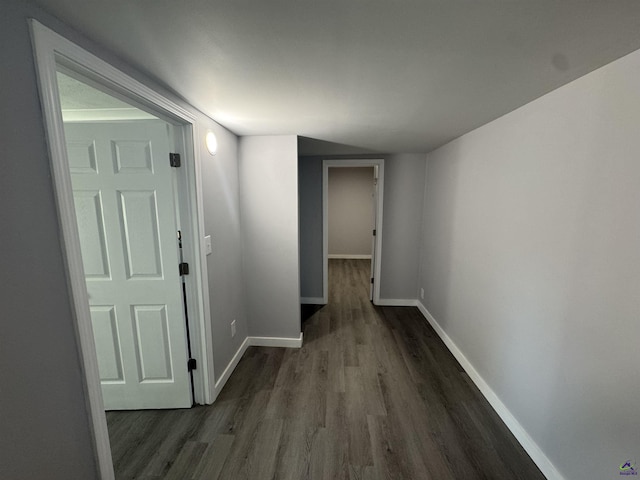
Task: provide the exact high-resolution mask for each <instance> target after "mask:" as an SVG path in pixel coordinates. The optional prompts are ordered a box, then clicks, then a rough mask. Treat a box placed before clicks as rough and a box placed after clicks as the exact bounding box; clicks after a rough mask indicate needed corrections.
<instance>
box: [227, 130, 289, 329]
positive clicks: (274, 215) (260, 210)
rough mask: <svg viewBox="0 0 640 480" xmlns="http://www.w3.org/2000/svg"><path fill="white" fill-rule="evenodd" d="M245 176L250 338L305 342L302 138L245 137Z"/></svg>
mask: <svg viewBox="0 0 640 480" xmlns="http://www.w3.org/2000/svg"><path fill="white" fill-rule="evenodd" d="M239 176H240V218H241V222H242V248H243V262H244V272H245V288H246V293H247V302H246V308H247V316H248V321H249V335H250V336H254V337H256V336H257V337H281V338H299V336H300V298H299V296H300V283H299V252H298V145H297V137H296V136H294V135H281V136H252V137H242V138H241V139H240V168H239Z"/></svg>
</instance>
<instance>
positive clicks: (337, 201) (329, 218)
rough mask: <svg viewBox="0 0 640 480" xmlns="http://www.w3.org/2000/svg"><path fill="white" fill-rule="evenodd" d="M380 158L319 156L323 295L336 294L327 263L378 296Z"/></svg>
mask: <svg viewBox="0 0 640 480" xmlns="http://www.w3.org/2000/svg"><path fill="white" fill-rule="evenodd" d="M383 175H384V161H383V160H357V159H356V160H324V161H323V237H324V238H323V264H324V265H323V283H324V285H323V290H324V292H323V293H324V298H325V300H326V301H328V300H329V295H331V292H332V291H333V294H339V291H338V290H332V288H331V286H330V285H329V278H330V273H329V263H330V262H331V267H332V268H334V269H335V268H339V269H342V270H345V269H348V270H349V272H346V271H344V272H342V275H341V277H342V278H344V275H345V274H347V275H348V277H349V283H350V286H351V287H353V288H356V289H364V290H366V293H365V292H363V293H365V294H366V296H367V297H368V298H369V300H370V301H372V302H374V303H375V302H377V301H378V299H379V292H380V287H379V277H380V253H381V235H380V232H381V229H382V200H383Z"/></svg>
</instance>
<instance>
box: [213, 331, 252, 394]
mask: <svg viewBox="0 0 640 480" xmlns="http://www.w3.org/2000/svg"><path fill="white" fill-rule="evenodd" d="M250 344H251V342H250V337H247V338H245V339H244V342H242V345H240V348H238V351H237V352H236V354H235V355H234V356H233V358H232V359H231V361H230V362H229V365H227V368H225V369H224V372H222V375H220V378H219V379H218V381H217V382H216V386H215V395H214V400H215V399H216V398H217V397H218V395H220V392H221V391H222V389H223V388H224V386H225V385H226V384H227V381H228V380H229V378H231V374H232V373H233V371H234V370H235V369H236V367H237V366H238V363H240V360H241V359H242V356H243V355H244V352H246V351H247V348H249V345H250Z"/></svg>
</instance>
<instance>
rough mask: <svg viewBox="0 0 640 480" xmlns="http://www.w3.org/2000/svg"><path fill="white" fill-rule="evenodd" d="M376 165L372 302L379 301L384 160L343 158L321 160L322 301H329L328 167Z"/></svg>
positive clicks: (325, 302)
mask: <svg viewBox="0 0 640 480" xmlns="http://www.w3.org/2000/svg"><path fill="white" fill-rule="evenodd" d="M376 166H377V167H378V198H377V203H376V230H377V231H376V236H375V241H374V244H375V246H374V252H373V258H374V263H373V278H374V279H375V280H374V282H373V303H374V305H377V304H378V303H379V302H380V278H381V277H380V271H381V268H380V267H381V264H382V206H383V202H384V160H383V159H363V160H360V159H345V160H323V161H322V302H323V303H324V304H327V303H328V302H329V168H335V167H376Z"/></svg>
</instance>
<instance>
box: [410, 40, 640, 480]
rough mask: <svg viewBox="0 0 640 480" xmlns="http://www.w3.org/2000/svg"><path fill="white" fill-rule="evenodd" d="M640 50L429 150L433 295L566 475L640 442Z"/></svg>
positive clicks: (606, 469) (612, 463) (427, 219)
mask: <svg viewBox="0 0 640 480" xmlns="http://www.w3.org/2000/svg"><path fill="white" fill-rule="evenodd" d="M639 77H640V52H635V53H633V54H631V55H629V56H627V57H625V58H623V59H621V60H618V61H616V62H614V63H612V64H610V65H608V66H606V67H604V68H602V69H600V70H597V71H595V72H593V73H591V74H589V75H587V76H585V77H583V78H581V79H578V80H576V81H574V82H573V83H570V84H568V85H566V86H564V87H562V88H560V89H558V90H556V91H554V92H552V93H550V94H548V95H546V96H544V97H542V98H540V99H538V100H536V101H534V102H532V103H530V104H528V105H526V106H524V107H522V108H520V109H518V110H516V111H514V112H512V113H510V114H508V115H506V116H504V117H502V118H500V119H498V120H496V121H494V122H492V123H490V124H487V125H485V126H483V127H481V128H479V129H477V130H475V131H473V132H471V133H469V134H467V135H465V136H463V137H461V138H460V139H458V140H456V141H454V142H451V143H450V144H448V145H446V146H444V147H442V148H440V149H438V150H436V151H435V152H433V153H432V154H430V155H429V157H428V158H429V160H428V172H427V187H426V196H425V208H424V211H425V215H424V236H423V241H422V245H423V263H422V268H421V278H420V285H421V286H422V287H424V289H425V292H426V295H425V300H424V305H425V306H426V307H427V309H428V310H429V311H430V312H431V314H432V315H433V316H434V317H435V319H436V320H437V321H438V322H439V323H440V325H441V326H442V327H443V329H444V330H445V331H446V333H447V334H448V335H449V336H450V338H451V339H452V340H453V341H454V342H455V343H456V344H457V346H458V347H459V348H460V350H461V351H462V353H463V354H464V355H465V356H466V357H467V358H468V360H469V361H470V362H471V363H472V364H473V365H474V366H475V368H476V370H477V371H478V372H479V374H480V375H481V376H482V377H483V378H484V380H485V381H486V382H487V383H488V384H489V386H490V387H491V388H492V389H493V390H494V392H495V393H496V394H497V395H498V397H499V398H500V399H501V400H502V402H503V403H504V404H505V405H506V406H507V408H508V409H509V410H510V412H511V413H512V414H513V415H514V416H515V417H516V419H517V420H518V421H519V422H520V424H521V425H522V426H523V427H524V429H525V430H526V431H527V432H528V434H529V435H530V436H531V437H532V438H533V440H534V441H535V442H536V443H537V444H538V446H539V447H540V448H541V449H542V450H543V451H544V453H545V454H546V455H547V457H548V458H549V459H550V460H551V461H552V462H553V463H554V464H555V465H556V467H557V468H558V469H559V470H560V472H561V473H562V474H563V475H564V476H565V477H566V478H567V479H584V480H589V479H593V480H596V479H602V478H614V477H617V476H618V473H617V472H618V465H620V463H622V462H624V461H626V460H632V461H634V460H635V459H636V458H637V455H638V446H640V410H639V405H640V404H639V402H638V399H640V368H638V366H639V365H640V348H638V339H640V321H639V319H640V302H639V301H638V298H640V297H639V295H638V292H639V291H640V221H639V220H640V214H639V213H638V212H639V207H640V188H639V186H640V162H639V161H638V152H640V136H639V135H638V126H640V90H639V89H638V78H639Z"/></svg>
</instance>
